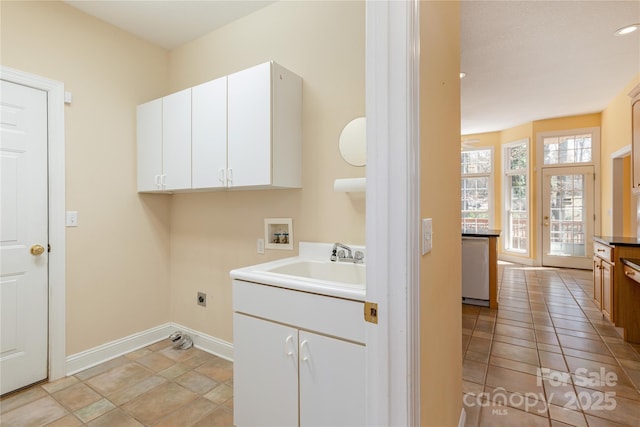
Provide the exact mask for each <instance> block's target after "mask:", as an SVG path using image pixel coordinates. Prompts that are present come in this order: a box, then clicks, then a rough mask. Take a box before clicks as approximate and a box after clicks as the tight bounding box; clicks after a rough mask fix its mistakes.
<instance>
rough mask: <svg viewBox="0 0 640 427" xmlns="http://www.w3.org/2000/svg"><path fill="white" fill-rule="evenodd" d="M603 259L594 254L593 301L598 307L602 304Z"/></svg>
mask: <svg viewBox="0 0 640 427" xmlns="http://www.w3.org/2000/svg"><path fill="white" fill-rule="evenodd" d="M601 269H602V259H601V258H600V257H597V256H595V255H594V256H593V302H594V303H595V304H596V306H597V307H598V308H601V306H602V271H601Z"/></svg>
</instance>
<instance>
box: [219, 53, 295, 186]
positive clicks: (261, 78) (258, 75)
mask: <svg viewBox="0 0 640 427" xmlns="http://www.w3.org/2000/svg"><path fill="white" fill-rule="evenodd" d="M228 79H229V80H228V95H229V99H228V103H227V112H228V125H229V128H228V130H227V132H228V134H227V135H228V136H227V138H228V140H227V141H228V144H227V146H228V150H229V151H228V180H229V184H228V185H229V187H230V188H235V187H281V188H300V187H301V185H302V158H301V155H302V79H301V78H300V77H298V76H297V75H295V74H293V73H292V72H290V71H288V70H287V69H285V68H283V67H282V66H280V65H278V64H276V63H275V62H267V63H264V64H260V65H257V66H255V67H252V68H249V69H246V70H243V71H240V72H237V73H234V74H231V75H230V76H229V77H228Z"/></svg>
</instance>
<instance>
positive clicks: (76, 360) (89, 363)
mask: <svg viewBox="0 0 640 427" xmlns="http://www.w3.org/2000/svg"><path fill="white" fill-rule="evenodd" d="M175 331H183V332H185V333H187V334H189V335H191V337H192V338H193V344H194V346H195V347H196V348H199V349H201V350H203V351H206V352H207V353H211V354H214V355H216V356H219V357H222V358H223V359H227V360H231V361H233V344H231V343H229V342H227V341H223V340H221V339H218V338H215V337H212V336H211V335H207V334H204V333H202V332H198V331H195V330H193V329H190V328H187V327H185V326H182V325H179V324H177V323H165V324H164V325H160V326H156V327H155V328H151V329H147V330H146V331H142V332H138V333H136V334H133V335H129V336H128V337H124V338H120V339H118V340H115V341H111V342H108V343H105V344H102V345H99V346H97V347H94V348H90V349H89V350H85V351H82V352H80V353H76V354H72V355H71V356H68V357H67V359H66V368H65V371H66V374H67V375H73V374H76V373H78V372H80V371H84V370H85V369H88V368H91V367H93V366H96V365H99V364H101V363H104V362H106V361H108V360H111V359H115V358H116V357H120V356H122V355H124V354H127V353H130V352H132V351H134V350H138V349H140V348H143V347H146V346H148V345H151V344H153V343H156V342H158V341H161V340H163V339H167V338H169V335H171V334H172V333H173V332H175Z"/></svg>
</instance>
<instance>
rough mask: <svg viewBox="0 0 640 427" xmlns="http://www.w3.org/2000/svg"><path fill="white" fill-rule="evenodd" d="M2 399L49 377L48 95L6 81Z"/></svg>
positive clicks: (0, 250)
mask: <svg viewBox="0 0 640 427" xmlns="http://www.w3.org/2000/svg"><path fill="white" fill-rule="evenodd" d="M0 83H1V84H2V86H1V91H0V111H1V125H0V132H1V133H0V160H1V180H2V181H1V184H0V185H1V192H0V195H1V202H2V205H1V216H0V260H1V262H0V318H1V319H0V320H1V324H0V328H1V330H0V378H1V381H0V393H1V394H4V393H7V392H10V391H12V390H16V389H18V388H20V387H24V386H26V385H29V384H32V383H34V382H37V381H40V380H43V379H45V378H47V374H48V372H47V350H48V335H47V328H48V251H47V247H48V225H47V224H48V200H47V190H48V183H47V93H46V92H45V91H42V90H38V89H33V88H30V87H27V86H22V85H18V84H15V83H9V82H6V81H1V82H0Z"/></svg>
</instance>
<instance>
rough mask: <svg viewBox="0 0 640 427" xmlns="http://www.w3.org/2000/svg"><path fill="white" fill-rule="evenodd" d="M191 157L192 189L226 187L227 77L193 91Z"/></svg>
mask: <svg viewBox="0 0 640 427" xmlns="http://www.w3.org/2000/svg"><path fill="white" fill-rule="evenodd" d="M191 156H192V157H191V167H192V170H191V176H192V186H193V188H194V189H203V188H222V187H226V186H227V77H222V78H219V79H216V80H212V81H210V82H207V83H203V84H201V85H198V86H195V87H193V88H192V104H191Z"/></svg>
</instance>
